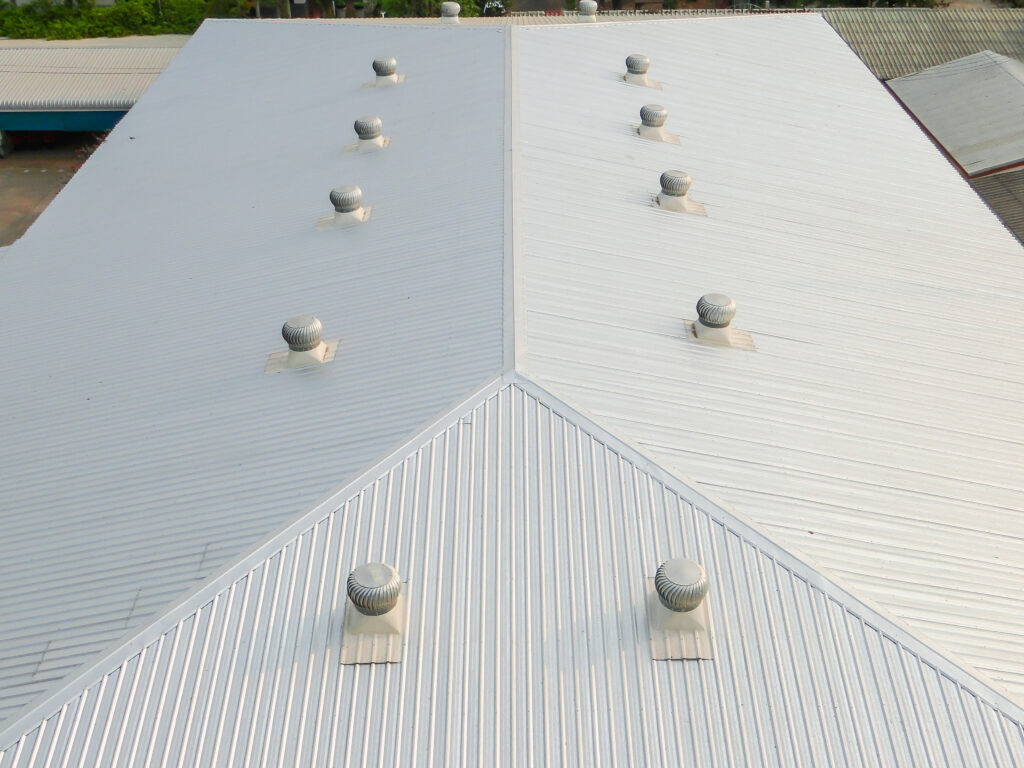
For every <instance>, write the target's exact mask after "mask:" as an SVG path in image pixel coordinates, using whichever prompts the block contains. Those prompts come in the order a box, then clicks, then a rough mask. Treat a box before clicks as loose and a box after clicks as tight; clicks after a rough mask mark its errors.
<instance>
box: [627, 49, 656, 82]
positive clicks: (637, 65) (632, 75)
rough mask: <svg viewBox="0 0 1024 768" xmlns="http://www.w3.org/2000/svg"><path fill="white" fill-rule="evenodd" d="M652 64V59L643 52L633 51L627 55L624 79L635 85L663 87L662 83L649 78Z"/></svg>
mask: <svg viewBox="0 0 1024 768" xmlns="http://www.w3.org/2000/svg"><path fill="white" fill-rule="evenodd" d="M650 66H651V60H650V59H649V58H647V57H646V56H644V55H643V54H642V53H631V54H630V55H629V56H627V57H626V74H625V75H623V76H622V79H623V80H625V81H626V82H627V83H632V84H633V85H646V86H648V87H651V88H661V84H660V83H656V82H655V81H653V80H649V79H648V78H647V70H648V69H649V68H650Z"/></svg>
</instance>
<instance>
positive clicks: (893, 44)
mask: <svg viewBox="0 0 1024 768" xmlns="http://www.w3.org/2000/svg"><path fill="white" fill-rule="evenodd" d="M822 13H823V15H824V17H825V19H826V20H827V21H828V23H829V24H831V25H832V26H833V27H835V30H836V31H837V32H838V33H839V34H840V35H841V36H842V38H843V40H845V41H846V42H847V43H848V44H849V46H850V47H851V48H852V49H853V50H854V51H855V52H856V54H857V55H858V56H859V57H860V58H861V60H862V61H863V62H864V63H865V64H866V65H867V66H868V67H869V68H870V69H871V71H872V72H874V73H875V76H876V77H879V78H881V79H882V80H889V79H890V78H893V77H901V76H903V75H909V74H911V73H912V72H920V71H921V70H922V69H928V67H934V66H936V65H937V64H945V63H946V62H947V61H953V60H954V59H959V58H961V57H963V56H969V55H971V54H972V53H979V52H980V51H985V50H989V51H995V52H996V53H1000V54H1002V55H1003V56H1010V57H1012V58H1015V59H1024V8H829V9H827V10H825V11H823V12H822Z"/></svg>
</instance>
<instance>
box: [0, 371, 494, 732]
mask: <svg viewBox="0 0 1024 768" xmlns="http://www.w3.org/2000/svg"><path fill="white" fill-rule="evenodd" d="M510 384H511V377H510V375H509V374H508V373H502V374H499V375H498V376H496V377H492V378H489V379H488V380H487V381H486V383H484V384H483V385H482V386H480V387H477V388H476V389H474V390H473V392H472V393H471V394H470V395H468V396H467V397H464V398H462V399H461V400H459V401H458V402H457V403H456V404H455V405H454V406H452V407H451V408H448V409H447V410H445V411H444V413H442V414H441V415H440V416H439V417H437V418H436V419H433V420H432V421H430V422H429V423H428V424H426V425H425V426H424V427H422V428H419V429H417V430H416V431H415V433H413V434H412V435H410V436H409V437H408V438H407V439H406V440H403V441H402V443H401V444H400V445H398V446H397V447H396V448H394V449H393V450H390V451H388V453H387V454H386V455H384V456H383V457H382V458H380V459H378V460H377V461H374V462H373V464H371V465H370V466H368V467H367V468H366V469H365V470H363V471H362V472H360V473H359V474H358V475H356V476H355V477H353V478H352V479H351V480H349V481H347V482H346V483H345V484H344V485H342V486H341V487H339V488H336V489H335V490H333V491H329V492H328V493H327V494H326V495H325V496H324V497H322V498H321V500H320V501H318V502H316V503H315V504H314V505H313V506H312V507H310V508H309V509H308V510H307V511H305V512H302V513H300V515H299V516H298V517H297V518H295V519H294V520H292V521H291V522H290V523H288V524H287V525H285V526H284V527H283V528H280V529H278V530H277V531H275V532H274V533H272V534H270V535H269V536H267V537H266V538H265V539H263V541H262V542H260V543H259V544H257V545H256V546H255V547H253V548H252V549H250V550H249V551H247V552H245V553H243V554H241V555H239V557H237V558H236V559H234V560H232V561H231V562H229V563H228V564H227V565H225V566H224V567H223V568H221V569H220V570H219V571H218V572H216V573H215V574H212V575H211V576H209V577H208V578H207V579H206V580H205V581H203V583H202V584H200V585H199V586H198V587H194V588H192V589H190V590H188V591H187V592H184V593H182V594H180V595H178V596H177V597H175V598H173V599H172V600H171V601H169V602H168V604H167V606H166V607H165V608H163V609H161V610H160V611H159V612H158V613H157V614H156V615H155V616H154V618H153V619H152V620H151V621H149V622H148V623H147V624H145V625H143V626H142V627H141V628H139V629H136V630H134V631H131V632H128V633H126V634H124V635H122V636H121V637H120V638H118V639H117V640H116V641H115V642H113V643H111V644H110V645H109V646H107V648H106V649H104V650H102V651H100V652H99V653H98V654H96V656H94V657H93V660H91V661H87V662H85V663H83V664H82V665H81V666H80V667H79V669H78V671H77V672H75V673H73V675H71V676H68V677H64V678H62V679H61V683H62V684H61V685H60V687H59V688H55V689H52V690H49V691H47V692H45V693H43V694H42V695H41V696H39V697H37V698H36V699H35V700H33V701H32V702H31V703H30V704H28V705H27V706H26V707H25V709H23V710H22V711H21V712H20V713H19V714H18V715H17V716H15V718H14V719H12V720H11V722H10V723H9V724H8V725H7V726H6V727H4V728H2V729H0V751H2V750H4V749H6V748H7V747H8V746H10V745H11V744H13V743H15V742H16V741H17V740H18V739H20V738H21V737H22V736H23V735H24V733H26V732H27V731H26V729H31V728H34V727H35V726H36V725H38V722H39V721H41V720H45V719H46V718H47V717H48V716H49V715H51V714H52V713H53V712H52V709H53V707H55V706H56V707H59V706H60V705H61V704H63V703H64V702H65V701H67V700H68V699H69V698H71V697H72V696H75V695H77V694H78V693H80V692H81V691H82V690H83V688H87V687H88V686H87V685H83V682H82V681H83V680H84V679H85V678H88V677H89V676H90V675H92V674H93V673H95V672H96V671H97V670H98V669H100V668H102V667H105V666H108V665H109V664H111V663H112V662H114V661H115V660H117V661H124V660H125V659H127V658H131V657H132V656H133V655H134V654H136V653H138V652H139V651H140V650H142V649H143V648H144V647H145V646H146V645H148V644H149V643H150V642H152V641H153V640H154V639H155V638H157V637H159V636H160V635H161V634H163V632H165V631H166V629H167V627H168V625H169V623H170V622H171V621H172V620H173V621H174V622H175V623H177V622H180V621H181V620H182V619H183V618H185V617H187V616H188V615H190V614H191V613H194V612H195V610H196V609H198V608H199V607H201V606H202V605H204V604H205V603H206V602H207V601H208V600H210V599H212V598H213V597H214V596H215V595H216V594H217V593H218V592H220V591H221V590H222V589H223V588H224V587H225V586H226V585H228V584H230V583H231V582H233V581H234V580H235V575H236V573H237V572H239V571H241V570H244V569H250V570H251V568H252V567H253V565H254V564H255V563H259V562H262V561H263V560H265V559H266V558H267V557H269V556H270V555H272V554H273V553H274V552H275V551H276V550H278V549H280V548H281V547H282V546H283V545H284V543H286V542H288V541H291V540H292V539H293V538H295V536H296V535H298V534H300V533H302V531H304V530H305V529H306V528H308V527H310V526H311V525H313V524H315V523H316V522H317V521H318V520H319V519H321V518H322V517H324V516H326V515H328V514H330V513H331V512H332V511H333V510H334V509H335V508H336V506H337V500H338V499H339V498H342V499H344V498H348V496H349V495H351V494H352V491H353V489H355V490H358V489H360V488H362V487H363V486H365V485H366V484H367V482H368V481H370V480H372V479H375V478H376V477H377V476H379V475H380V473H381V471H382V468H383V467H389V466H391V465H392V464H394V462H395V461H396V460H397V459H398V458H399V457H404V456H405V455H406V454H408V452H409V450H410V449H411V448H412V447H414V446H417V445H419V444H421V443H422V442H423V440H424V439H425V438H426V437H429V436H431V435H434V434H436V433H437V430H438V429H439V428H441V427H442V426H443V425H447V424H450V423H451V422H452V421H453V420H456V419H458V418H459V417H460V416H462V415H463V414H465V413H466V412H467V411H471V410H472V409H473V408H476V407H477V406H478V405H479V404H480V403H482V402H483V401H485V400H486V399H487V398H488V397H491V396H493V395H494V394H495V393H496V392H498V391H500V390H502V389H504V388H505V387H507V386H510ZM346 494H347V495H346Z"/></svg>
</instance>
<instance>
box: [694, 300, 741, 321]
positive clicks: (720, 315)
mask: <svg viewBox="0 0 1024 768" xmlns="http://www.w3.org/2000/svg"><path fill="white" fill-rule="evenodd" d="M697 317H699V318H700V322H701V325H704V326H706V327H708V328H728V327H729V323H731V322H732V319H733V318H734V317H736V302H735V301H733V300H732V299H730V298H729V297H728V296H726V295H725V294H724V293H706V294H704V295H703V296H701V297H700V299H698V301H697Z"/></svg>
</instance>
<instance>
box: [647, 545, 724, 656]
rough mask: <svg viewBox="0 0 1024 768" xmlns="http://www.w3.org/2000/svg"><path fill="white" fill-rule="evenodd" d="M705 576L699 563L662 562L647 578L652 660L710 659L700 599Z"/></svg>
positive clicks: (705, 589)
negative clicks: (650, 577) (652, 574)
mask: <svg viewBox="0 0 1024 768" xmlns="http://www.w3.org/2000/svg"><path fill="white" fill-rule="evenodd" d="M707 594H708V577H707V574H706V573H705V572H704V567H703V566H702V565H701V564H700V563H695V562H694V561H693V560H688V559H686V558H683V557H679V558H674V559H672V560H666V561H665V562H663V563H662V564H661V565H660V566H658V570H657V572H656V573H655V574H654V578H653V579H647V620H648V627H649V629H650V634H651V658H652V659H710V658H712V656H713V652H712V647H711V621H710V617H709V616H708V609H707V605H706V604H705V602H704V598H705V597H706V596H707Z"/></svg>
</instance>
